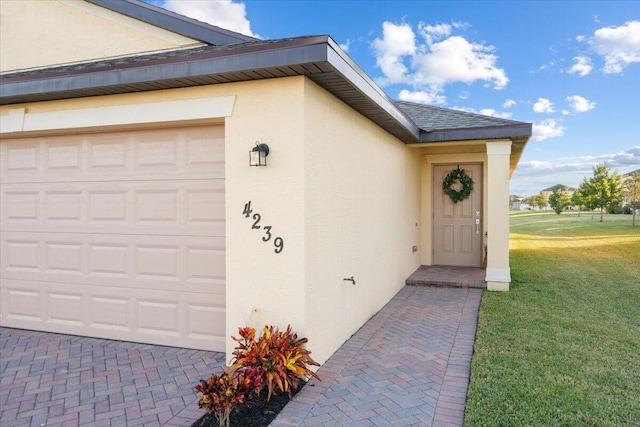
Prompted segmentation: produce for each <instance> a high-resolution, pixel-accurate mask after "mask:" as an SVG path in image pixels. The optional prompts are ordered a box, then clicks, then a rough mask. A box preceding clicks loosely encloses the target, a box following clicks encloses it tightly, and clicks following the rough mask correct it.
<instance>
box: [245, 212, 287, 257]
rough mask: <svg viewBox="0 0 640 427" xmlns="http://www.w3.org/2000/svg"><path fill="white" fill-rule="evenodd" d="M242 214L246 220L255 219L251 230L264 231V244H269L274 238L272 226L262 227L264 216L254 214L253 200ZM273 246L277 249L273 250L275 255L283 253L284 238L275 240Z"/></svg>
mask: <svg viewBox="0 0 640 427" xmlns="http://www.w3.org/2000/svg"><path fill="white" fill-rule="evenodd" d="M242 214H243V215H244V216H245V218H250V219H253V225H251V229H253V230H260V229H262V230H264V236H262V241H263V242H268V241H270V240H271V237H273V236H272V235H271V228H272V227H271V226H270V225H260V220H262V216H261V215H260V214H259V213H257V212H255V213H254V212H253V209H251V200H249V201H248V202H247V203H246V204H245V205H244V210H243V211H242ZM251 214H253V215H251ZM273 246H275V249H274V250H273V251H274V252H275V253H277V254H279V253H280V252H282V249H284V240H282V237H276V238H274V239H273Z"/></svg>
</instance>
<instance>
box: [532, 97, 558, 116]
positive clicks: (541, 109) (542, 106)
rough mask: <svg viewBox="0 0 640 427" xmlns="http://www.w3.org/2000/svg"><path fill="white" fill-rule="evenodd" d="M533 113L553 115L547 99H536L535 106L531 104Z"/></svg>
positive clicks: (550, 104) (551, 105)
mask: <svg viewBox="0 0 640 427" xmlns="http://www.w3.org/2000/svg"><path fill="white" fill-rule="evenodd" d="M533 111H535V112H536V113H553V112H554V111H555V110H554V109H553V103H552V102H551V101H549V100H548V99H547V98H538V101H536V103H535V104H533Z"/></svg>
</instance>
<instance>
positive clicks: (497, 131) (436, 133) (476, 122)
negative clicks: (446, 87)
mask: <svg viewBox="0 0 640 427" xmlns="http://www.w3.org/2000/svg"><path fill="white" fill-rule="evenodd" d="M396 105H397V106H398V108H400V110H402V111H403V112H404V113H405V114H406V115H407V116H408V117H409V118H410V119H411V120H413V122H414V123H415V124H416V125H417V126H418V127H419V128H420V130H421V135H420V141H419V142H435V141H460V140H468V139H480V138H482V139H502V138H512V137H528V136H531V124H530V123H525V122H519V121H515V120H508V119H503V118H500V117H492V116H485V115H482V114H475V113H468V112H466V111H460V110H452V109H448V108H441V107H434V106H431V105H424V104H417V103H414V102H406V101H396Z"/></svg>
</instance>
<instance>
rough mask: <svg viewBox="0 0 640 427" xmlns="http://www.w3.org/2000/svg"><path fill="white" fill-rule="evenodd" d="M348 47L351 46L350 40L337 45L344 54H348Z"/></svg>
mask: <svg viewBox="0 0 640 427" xmlns="http://www.w3.org/2000/svg"><path fill="white" fill-rule="evenodd" d="M350 45H351V40H350V39H347V41H346V42H344V43H340V44H339V46H340V49H342V50H344V51H345V52H349V46H350Z"/></svg>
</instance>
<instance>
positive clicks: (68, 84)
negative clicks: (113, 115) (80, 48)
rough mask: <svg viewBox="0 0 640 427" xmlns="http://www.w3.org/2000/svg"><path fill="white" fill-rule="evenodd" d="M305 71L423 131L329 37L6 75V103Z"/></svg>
mask: <svg viewBox="0 0 640 427" xmlns="http://www.w3.org/2000/svg"><path fill="white" fill-rule="evenodd" d="M285 68H286V69H287V70H288V71H289V72H290V74H286V75H305V76H307V77H309V78H310V79H311V80H313V81H315V82H316V83H318V84H319V85H320V86H322V87H324V88H325V89H327V90H328V91H329V92H331V93H333V94H334V95H335V96H337V97H338V98H340V99H341V100H342V101H344V102H345V103H347V104H348V105H350V106H351V107H352V108H354V109H355V110H357V111H359V112H360V113H361V114H363V115H364V116H366V117H368V118H369V119H370V120H372V121H373V122H375V123H377V124H378V125H379V126H381V127H382V128H384V129H385V130H387V131H388V132H390V133H391V134H393V135H394V136H396V137H397V138H398V139H400V140H401V141H403V142H405V143H412V142H417V141H418V139H419V133H420V130H419V129H418V127H417V126H416V125H415V124H414V123H413V122H412V121H411V120H410V119H409V118H408V117H407V116H406V115H405V114H404V113H402V112H401V111H400V110H399V109H398V108H397V106H396V105H395V104H394V103H393V101H391V99H390V98H388V97H387V95H386V94H385V93H384V92H383V91H382V90H381V89H380V88H379V87H378V86H377V85H376V84H375V83H374V82H373V81H371V79H370V78H369V77H368V76H367V75H366V74H365V73H364V72H363V71H362V70H360V69H359V68H358V67H357V66H356V65H355V64H354V63H353V62H352V61H351V60H350V59H349V57H348V56H346V55H345V54H344V53H343V52H342V50H341V49H340V48H339V47H338V46H337V44H336V43H335V42H334V41H333V40H331V38H330V37H328V36H315V37H306V38H300V39H292V40H285V41H282V42H280V41H278V42H275V43H272V44H265V45H260V46H247V47H239V48H237V49H230V50H222V51H216V52H209V53H206V54H202V55H198V56H195V57H189V58H167V59H159V60H154V61H149V62H146V63H145V62H137V63H131V64H125V65H118V66H113V67H110V68H108V67H102V68H98V69H93V70H92V69H90V68H88V69H85V70H75V71H66V72H57V73H56V72H55V69H52V72H51V73H49V74H43V73H40V74H36V75H16V76H15V77H13V76H9V77H4V78H3V76H0V83H1V84H0V105H8V104H17V103H27V102H39V101H51V100H59V99H68V98H80V97H90V96H99V95H110V94H120V93H131V92H141V91H148V90H155V89H170V88H180V87H187V86H199V85H205V84H215V83H222V82H234V81H247V80H258V79H266V78H272V77H278V76H283V73H282V69H285Z"/></svg>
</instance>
